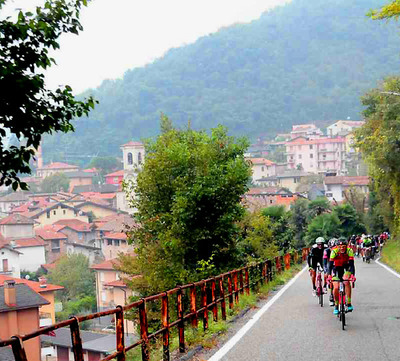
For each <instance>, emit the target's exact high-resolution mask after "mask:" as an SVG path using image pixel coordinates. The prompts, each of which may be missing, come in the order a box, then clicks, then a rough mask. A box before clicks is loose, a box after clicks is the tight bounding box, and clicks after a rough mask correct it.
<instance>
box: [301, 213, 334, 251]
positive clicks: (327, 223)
mask: <svg viewBox="0 0 400 361" xmlns="http://www.w3.org/2000/svg"><path fill="white" fill-rule="evenodd" d="M340 235H341V230H340V220H339V218H338V216H337V214H335V213H323V214H321V215H319V216H316V217H315V218H313V219H312V221H311V223H310V224H309V225H308V227H307V232H306V237H305V238H306V241H307V244H308V245H312V244H313V243H314V242H315V240H316V239H317V238H318V237H324V238H325V240H327V239H330V238H332V237H339V236H340Z"/></svg>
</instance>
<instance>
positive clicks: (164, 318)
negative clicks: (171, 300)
mask: <svg viewBox="0 0 400 361" xmlns="http://www.w3.org/2000/svg"><path fill="white" fill-rule="evenodd" d="M161 322H162V326H163V327H164V328H165V330H164V332H163V361H169V311H168V293H167V292H165V294H164V295H163V296H162V299H161Z"/></svg>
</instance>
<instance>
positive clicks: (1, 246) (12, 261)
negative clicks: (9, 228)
mask: <svg viewBox="0 0 400 361" xmlns="http://www.w3.org/2000/svg"><path fill="white" fill-rule="evenodd" d="M20 254H21V252H19V251H17V250H16V249H13V248H12V247H11V246H10V245H8V244H7V243H6V242H5V240H4V238H3V237H0V274H2V275H7V276H12V277H15V278H20V277H21V269H20V264H19V257H20Z"/></svg>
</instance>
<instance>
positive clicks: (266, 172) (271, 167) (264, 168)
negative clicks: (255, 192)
mask: <svg viewBox="0 0 400 361" xmlns="http://www.w3.org/2000/svg"><path fill="white" fill-rule="evenodd" d="M247 160H248V161H250V162H251V164H252V166H251V170H252V172H253V174H252V179H253V183H254V184H259V182H258V180H259V179H262V178H268V177H273V176H275V175H276V163H275V162H272V161H270V160H268V159H266V158H248V159H247Z"/></svg>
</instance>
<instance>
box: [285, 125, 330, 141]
mask: <svg viewBox="0 0 400 361" xmlns="http://www.w3.org/2000/svg"><path fill="white" fill-rule="evenodd" d="M298 137H305V138H309V139H317V138H321V137H323V132H322V131H321V129H319V128H318V127H317V126H316V125H315V124H298V125H293V126H292V131H291V132H290V138H291V139H296V138H298Z"/></svg>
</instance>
